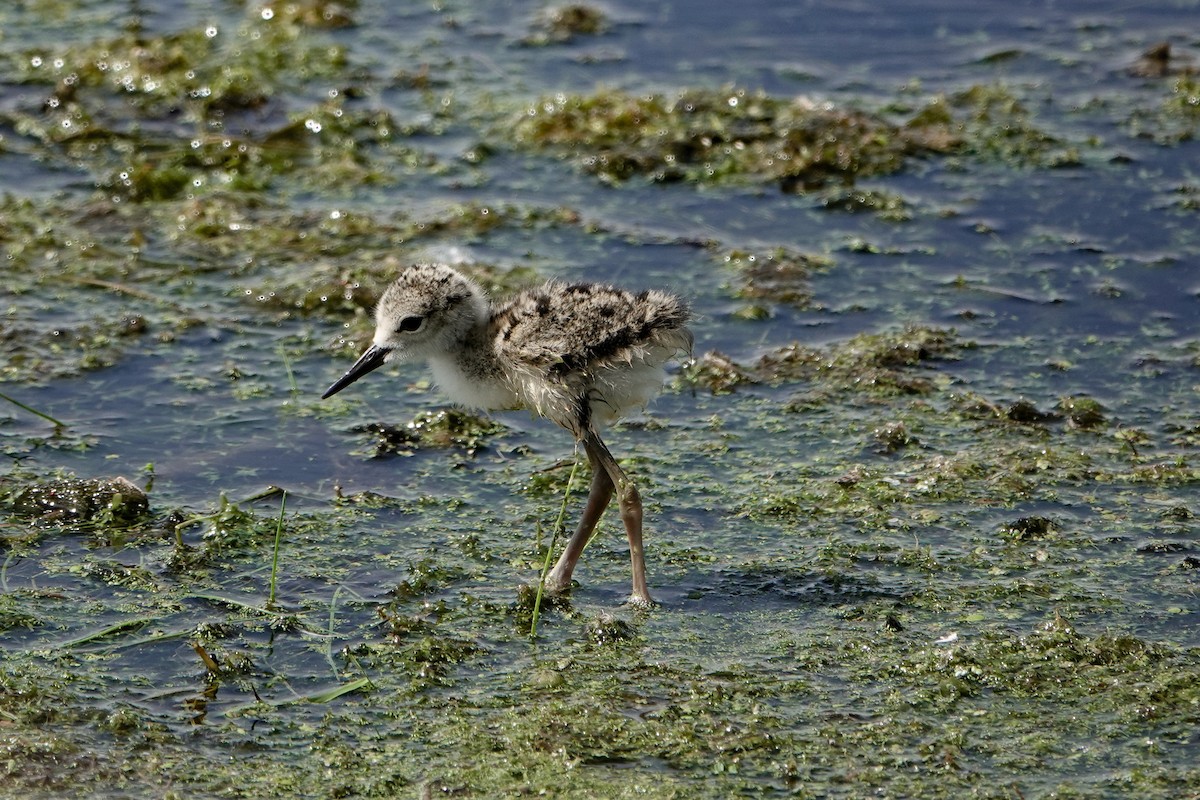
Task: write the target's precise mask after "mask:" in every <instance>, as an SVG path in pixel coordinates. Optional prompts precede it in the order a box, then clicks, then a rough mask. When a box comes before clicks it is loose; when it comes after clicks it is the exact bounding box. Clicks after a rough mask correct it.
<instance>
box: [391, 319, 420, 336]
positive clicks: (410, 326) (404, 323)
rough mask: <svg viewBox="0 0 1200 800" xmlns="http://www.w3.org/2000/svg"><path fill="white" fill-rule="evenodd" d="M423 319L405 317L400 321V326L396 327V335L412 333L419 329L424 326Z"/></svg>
mask: <svg viewBox="0 0 1200 800" xmlns="http://www.w3.org/2000/svg"><path fill="white" fill-rule="evenodd" d="M424 322H425V318H424V317H405V318H404V319H402V320H400V324H399V325H397V326H396V333H412V332H413V331H415V330H417V329H419V328H420V327H421V325H422V324H424Z"/></svg>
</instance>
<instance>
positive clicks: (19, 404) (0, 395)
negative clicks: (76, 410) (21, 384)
mask: <svg viewBox="0 0 1200 800" xmlns="http://www.w3.org/2000/svg"><path fill="white" fill-rule="evenodd" d="M0 398H3V399H4V400H7V401H8V402H10V403H12V404H13V405H14V406H17V407H18V408H23V409H25V410H26V411H28V412H29V413H30V414H36V415H37V416H39V417H41V418H42V419H44V420H48V421H50V422H53V423H54V427H56V428H65V427H67V423H65V422H63V421H62V420H60V419H55V418H54V417H52V416H50V415H49V414H46V413H44V412H42V411H38V410H37V409H36V408H32V407H30V406H27V405H25V404H24V403H22V402H21V401H20V400H17V399H16V398H15V397H9V396H8V395H6V394H4V393H3V392H0Z"/></svg>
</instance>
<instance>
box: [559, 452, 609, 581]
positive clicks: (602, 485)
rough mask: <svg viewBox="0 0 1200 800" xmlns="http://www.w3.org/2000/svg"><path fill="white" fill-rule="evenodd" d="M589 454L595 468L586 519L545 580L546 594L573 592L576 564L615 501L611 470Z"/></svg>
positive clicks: (582, 518) (581, 522)
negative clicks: (605, 513)
mask: <svg viewBox="0 0 1200 800" xmlns="http://www.w3.org/2000/svg"><path fill="white" fill-rule="evenodd" d="M587 454H588V460H589V461H590V462H591V464H592V488H591V490H590V491H589V492H588V499H587V505H586V506H584V509H583V516H581V517H580V518H579V527H578V528H576V529H575V534H574V535H573V536H572V537H571V538H570V540H569V541H568V542H567V546H566V548H564V549H563V552H562V555H561V556H559V558H558V561H557V562H556V563H555V564H554V569H552V570H550V574H549V575H547V576H546V583H545V587H546V591H547V592H550V593H551V594H561V593H562V592H565V591H567V590H568V589H570V588H571V573H573V572H574V571H575V563H576V562H577V561H579V556H580V555H582V554H583V548H584V547H585V546H586V545H587V543H588V539H590V538H591V536H592V531H593V530H595V528H596V523H597V522H599V521H600V515H601V514H603V513H604V509H606V508H608V504H609V501H611V500H612V495H613V482H612V478H610V477H609V475H608V470H606V469H604V467H602V466H601V465H600V463H599V462H598V461H597V460H596V457H595V455H593V453H592V451H591V450H590V449H588V450H587Z"/></svg>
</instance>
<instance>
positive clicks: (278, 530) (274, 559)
mask: <svg viewBox="0 0 1200 800" xmlns="http://www.w3.org/2000/svg"><path fill="white" fill-rule="evenodd" d="M285 508H287V491H286V490H285V491H284V492H283V496H282V497H281V498H280V500H279V519H278V520H277V521H276V523H275V552H274V554H273V555H272V556H271V592H270V594H269V595H268V596H267V608H268V609H271V610H272V611H273V610H274V609H275V586H276V582H277V580H278V578H279V542H280V540H281V539H282V538H283V511H284V509H285Z"/></svg>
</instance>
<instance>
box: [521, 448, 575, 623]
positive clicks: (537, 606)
mask: <svg viewBox="0 0 1200 800" xmlns="http://www.w3.org/2000/svg"><path fill="white" fill-rule="evenodd" d="M578 470H579V445H578V444H576V445H575V463H573V464H572V465H571V474H570V475H569V476H568V477H567V489H566V491H564V492H563V499H562V505H561V506H560V507H559V509H558V519H556V520H555V521H554V530H553V531H551V533H550V545H549V546H548V547H547V548H546V560H545V562H544V563H543V564H542V574H541V576H540V577H539V578H538V587H537V594H536V595H534V598H533V615H532V618H531V620H530V622H529V638H531V639H536V638H537V624H538V616H539V615H540V613H541V610H542V593H543V592H544V591H545V588H546V575H547V574H548V573H549V572H550V560H551V559H552V558H553V557H554V545H555V543H556V542H557V541H558V534H559V532H560V531H561V530H562V529H563V520H564V519H566V516H567V500H568V499H570V497H571V486H572V484H574V483H575V473H576V472H577V471H578Z"/></svg>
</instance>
